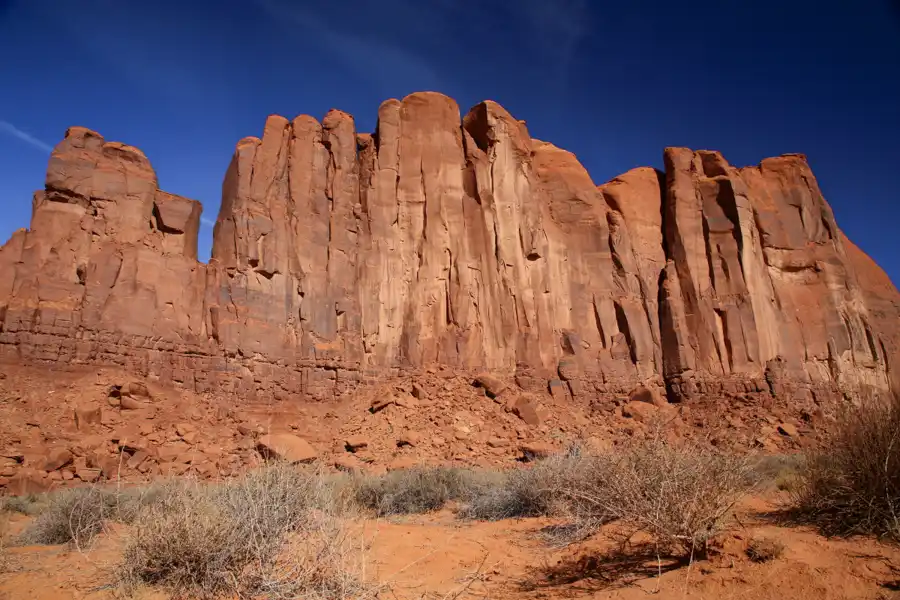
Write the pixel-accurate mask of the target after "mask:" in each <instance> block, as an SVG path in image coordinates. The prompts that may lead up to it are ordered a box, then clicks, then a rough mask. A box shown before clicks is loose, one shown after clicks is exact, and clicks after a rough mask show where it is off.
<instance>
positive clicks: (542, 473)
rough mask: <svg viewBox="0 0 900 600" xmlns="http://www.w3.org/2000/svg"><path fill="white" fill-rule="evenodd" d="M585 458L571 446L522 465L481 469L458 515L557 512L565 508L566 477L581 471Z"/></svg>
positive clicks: (492, 517)
mask: <svg viewBox="0 0 900 600" xmlns="http://www.w3.org/2000/svg"><path fill="white" fill-rule="evenodd" d="M587 460H589V458H588V457H587V455H586V454H584V452H583V450H582V449H581V447H580V446H573V447H571V448H570V449H568V450H567V451H566V452H564V453H560V454H554V455H551V456H549V457H547V458H544V459H541V460H538V461H536V462H534V463H533V464H532V465H529V466H527V467H524V468H519V469H510V470H508V471H501V472H496V473H490V474H489V473H482V474H480V476H478V477H473V478H472V479H471V485H470V489H469V490H468V493H467V494H465V495H464V499H465V502H464V504H463V505H462V506H461V508H460V511H459V516H460V517H462V518H465V519H478V520H485V521H498V520H501V519H510V518H521V517H540V516H548V515H559V514H561V513H563V512H564V510H565V500H566V495H565V491H566V490H567V489H568V488H569V487H571V485H572V482H571V481H570V480H571V479H572V478H578V477H581V476H582V475H583V470H584V466H585V463H586V461H587Z"/></svg>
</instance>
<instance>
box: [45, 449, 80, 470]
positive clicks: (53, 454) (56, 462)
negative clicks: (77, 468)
mask: <svg viewBox="0 0 900 600" xmlns="http://www.w3.org/2000/svg"><path fill="white" fill-rule="evenodd" d="M73 458H74V456H73V455H72V453H71V452H70V451H69V449H68V448H53V449H51V450H49V451H48V452H47V456H46V459H45V460H44V470H45V471H56V470H57V469H61V468H63V467H64V466H66V465H67V464H69V463H71V462H72V459H73Z"/></svg>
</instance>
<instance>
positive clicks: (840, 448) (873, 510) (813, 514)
mask: <svg viewBox="0 0 900 600" xmlns="http://www.w3.org/2000/svg"><path fill="white" fill-rule="evenodd" d="M793 501H794V507H795V509H796V513H797V514H798V515H800V516H801V517H802V518H803V519H804V520H807V521H809V522H812V523H813V524H815V525H818V526H819V528H820V529H821V530H822V532H823V533H825V534H826V535H849V534H871V535H877V536H881V537H887V538H890V539H893V540H895V541H900V396H897V395H895V396H893V397H892V398H890V399H887V400H879V399H874V398H870V399H867V400H865V401H864V402H862V403H861V404H860V405H859V406H856V407H853V408H848V409H846V410H844V411H843V413H842V414H841V415H840V417H839V419H838V425H837V429H836V430H835V431H834V432H833V433H832V434H831V435H830V436H828V437H827V438H826V439H825V440H824V441H823V443H822V444H821V446H820V448H819V449H818V450H817V451H816V452H814V453H813V454H812V456H810V458H809V460H808V461H807V462H806V465H805V467H804V468H803V469H801V470H800V473H799V474H798V477H797V482H796V489H795V490H794V491H793Z"/></svg>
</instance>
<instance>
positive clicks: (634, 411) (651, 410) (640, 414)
mask: <svg viewBox="0 0 900 600" xmlns="http://www.w3.org/2000/svg"><path fill="white" fill-rule="evenodd" d="M658 413H659V409H658V408H657V407H656V406H654V405H653V404H649V403H647V402H640V401H635V400H631V401H629V402H627V403H625V404H624V405H623V406H622V416H623V417H626V418H629V419H634V420H635V421H640V422H649V421H651V420H652V419H653V418H654V417H656V416H657V414H658Z"/></svg>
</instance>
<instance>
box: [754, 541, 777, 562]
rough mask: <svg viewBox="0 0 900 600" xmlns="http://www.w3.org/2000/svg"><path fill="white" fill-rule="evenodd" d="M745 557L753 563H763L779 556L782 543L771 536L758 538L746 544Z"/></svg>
mask: <svg viewBox="0 0 900 600" xmlns="http://www.w3.org/2000/svg"><path fill="white" fill-rule="evenodd" d="M746 552H747V558H749V559H750V560H752V561H753V562H755V563H765V562H769V561H773V560H775V559H776V558H781V556H782V555H783V554H784V544H782V543H781V542H779V541H778V540H774V539H772V538H759V539H755V540H752V541H751V542H750V544H748V545H747V551H746Z"/></svg>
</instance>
